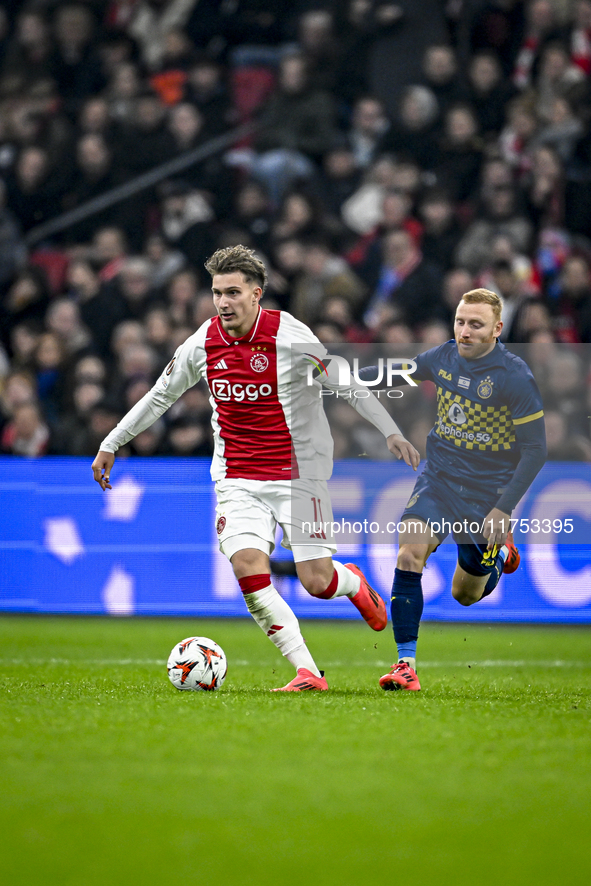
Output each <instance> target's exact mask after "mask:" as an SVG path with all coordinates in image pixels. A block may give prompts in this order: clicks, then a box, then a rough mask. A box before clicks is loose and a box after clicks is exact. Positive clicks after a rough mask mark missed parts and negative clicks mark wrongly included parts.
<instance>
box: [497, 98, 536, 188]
mask: <svg viewBox="0 0 591 886" xmlns="http://www.w3.org/2000/svg"><path fill="white" fill-rule="evenodd" d="M505 119H506V125H505V126H504V128H503V130H502V131H501V134H500V136H499V148H500V153H501V156H502V158H503V160H505V161H506V162H507V163H509V164H510V165H511V166H512V167H513V169H514V170H515V173H516V174H517V177H518V178H522V177H523V175H524V174H525V173H527V172H528V171H529V169H530V156H529V149H530V146H531V143H532V140H533V138H534V136H535V134H536V132H537V130H538V124H539V121H538V118H537V116H536V112H535V109H534V106H533V102H532V101H531V100H525V99H523V98H517V99H513V101H511V102H509V104H508V105H507V108H506V112H505Z"/></svg>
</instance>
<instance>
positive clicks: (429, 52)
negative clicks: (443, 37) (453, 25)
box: [423, 43, 465, 119]
mask: <svg viewBox="0 0 591 886" xmlns="http://www.w3.org/2000/svg"><path fill="white" fill-rule="evenodd" d="M423 75H424V78H425V85H426V86H428V87H429V89H430V90H431V91H432V93H433V95H434V96H435V98H436V99H437V106H438V109H439V118H440V119H443V118H444V117H445V116H446V115H447V112H448V111H449V110H450V109H451V108H452V107H453V106H454V105H456V104H458V103H459V102H461V101H463V99H464V98H465V94H464V89H463V87H462V86H461V85H460V80H459V77H458V62H457V58H456V54H455V52H454V50H453V48H452V47H451V46H448V45H447V44H445V43H440V44H437V43H436V44H433V45H432V46H428V47H427V49H426V51H425V54H424V56H423Z"/></svg>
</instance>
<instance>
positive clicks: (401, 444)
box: [386, 434, 421, 471]
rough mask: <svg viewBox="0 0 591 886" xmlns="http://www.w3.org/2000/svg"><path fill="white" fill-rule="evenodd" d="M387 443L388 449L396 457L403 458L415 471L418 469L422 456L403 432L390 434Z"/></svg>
mask: <svg viewBox="0 0 591 886" xmlns="http://www.w3.org/2000/svg"><path fill="white" fill-rule="evenodd" d="M386 443H387V444H388V449H389V450H390V452H391V453H392V454H393V455H395V456H396V458H398V459H400V458H402V459H403V460H404V461H405V462H406V464H407V465H408V466H409V467H410V468H412V469H413V471H416V469H417V468H418V466H419V463H420V461H421V456H420V455H419V453H418V451H417V450H416V449H415V448H414V446H413V445H412V443H409V442H408V440H407V439H406V438H405V437H403V436H402V434H390V436H389V437H387V439H386Z"/></svg>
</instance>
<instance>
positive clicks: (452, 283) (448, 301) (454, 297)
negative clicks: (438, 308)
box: [442, 268, 474, 324]
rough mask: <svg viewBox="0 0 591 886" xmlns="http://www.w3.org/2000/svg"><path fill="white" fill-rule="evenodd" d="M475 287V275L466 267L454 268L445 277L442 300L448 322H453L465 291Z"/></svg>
mask: <svg viewBox="0 0 591 886" xmlns="http://www.w3.org/2000/svg"><path fill="white" fill-rule="evenodd" d="M471 289H474V277H473V276H472V274H471V273H470V272H469V271H467V270H466V269H465V268H452V269H451V270H450V271H448V272H447V273H446V274H445V275H444V277H443V285H442V301H443V310H444V313H445V317H446V320H447V322H448V323H450V324H453V319H454V317H455V313H456V308H457V306H458V305H459V303H460V301H461V299H462V296H463V294H464V293H465V292H469V291H470V290H471Z"/></svg>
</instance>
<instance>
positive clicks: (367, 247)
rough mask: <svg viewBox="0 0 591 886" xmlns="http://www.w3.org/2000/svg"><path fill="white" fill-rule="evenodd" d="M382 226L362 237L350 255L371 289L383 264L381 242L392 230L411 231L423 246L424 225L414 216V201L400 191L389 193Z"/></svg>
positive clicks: (385, 194) (386, 193)
mask: <svg viewBox="0 0 591 886" xmlns="http://www.w3.org/2000/svg"><path fill="white" fill-rule="evenodd" d="M380 208H381V211H380V214H379V219H378V224H377V225H376V226H375V227H374V228H373V229H372V230H371V231H369V233H367V234H365V236H363V237H361V239H360V240H358V241H357V242H356V243H355V244H353V247H352V248H351V250H350V251H349V252H348V254H347V259H348V261H349V263H350V264H351V266H352V267H353V268H354V269H355V270H356V271H357V273H358V274H359V275H360V276H361V277H362V278H363V279H364V280H366V281H367V282H368V283H369V284H370V286H371V285H373V283H374V282H375V277H376V275H377V273H378V268H379V266H380V264H381V260H382V258H381V240H382V238H383V237H384V235H385V234H387V233H388V232H389V231H398V230H403V231H407V232H408V233H409V234H410V236H411V237H412V239H413V241H414V242H415V244H416V245H417V246H419V245H420V243H421V235H422V226H421V224H420V222H419V221H417V219H416V218H413V216H412V215H411V209H412V200H411V199H410V197H409V196H408V194H404V193H401V192H400V191H396V190H392V191H386V192H385V193H384V195H383V198H382V200H381V207H380Z"/></svg>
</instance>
